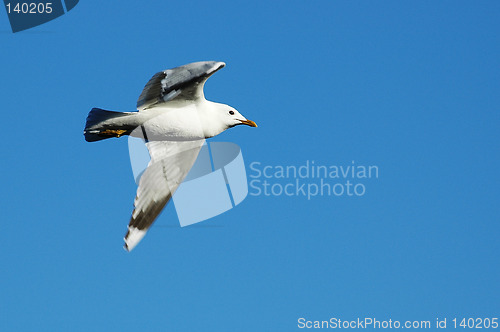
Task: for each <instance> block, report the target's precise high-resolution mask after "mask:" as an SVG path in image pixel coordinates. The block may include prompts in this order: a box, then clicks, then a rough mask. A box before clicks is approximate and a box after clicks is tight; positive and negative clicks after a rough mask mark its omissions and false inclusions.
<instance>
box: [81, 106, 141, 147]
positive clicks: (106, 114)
mask: <svg viewBox="0 0 500 332" xmlns="http://www.w3.org/2000/svg"><path fill="white" fill-rule="evenodd" d="M131 114H132V115H133V114H135V112H133V113H130V112H113V111H106V110H103V109H100V108H93V109H92V110H91V111H90V113H89V115H88V117H87V122H86V123H85V129H84V131H83V134H84V135H85V140H86V141H87V142H95V141H100V140H103V139H107V138H111V137H120V136H123V135H129V134H130V133H131V132H132V131H133V130H134V129H135V126H133V125H127V123H126V121H120V120H122V119H120V120H118V118H123V117H127V116H130V115H131ZM113 120H117V121H113Z"/></svg>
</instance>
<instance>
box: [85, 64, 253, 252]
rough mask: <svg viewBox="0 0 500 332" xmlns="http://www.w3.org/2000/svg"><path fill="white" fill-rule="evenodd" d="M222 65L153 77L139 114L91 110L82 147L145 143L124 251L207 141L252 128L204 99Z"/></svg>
mask: <svg viewBox="0 0 500 332" xmlns="http://www.w3.org/2000/svg"><path fill="white" fill-rule="evenodd" d="M224 66H225V63H224V62H216V61H203V62H195V63H190V64H187V65H184V66H180V67H176V68H173V69H167V70H164V71H161V72H158V73H156V74H155V75H154V76H153V77H152V78H151V79H150V80H149V82H148V83H147V84H146V86H145V87H144V89H143V90H142V93H141V95H140V96H139V99H138V101H137V110H138V112H114V111H106V110H103V109H100V108H93V109H92V110H91V111H90V113H89V115H88V117H87V122H86V124H85V129H84V135H85V140H86V141H87V142H95V141H100V140H103V139H107V138H111V137H121V136H124V135H130V136H133V137H140V138H142V139H144V141H145V144H146V146H147V148H148V150H149V155H150V156H151V160H150V162H149V164H148V167H147V168H146V170H145V171H144V173H143V174H142V175H141V177H140V179H139V187H138V188H137V195H136V198H135V201H134V211H133V212H132V217H131V218H130V223H129V225H128V231H127V234H126V235H125V238H124V240H125V245H124V248H125V249H126V250H127V251H131V250H132V249H133V248H134V247H135V246H136V245H137V243H139V241H141V239H142V238H143V237H144V235H145V234H146V232H147V230H148V229H149V227H151V225H152V224H153V222H154V221H155V219H156V217H158V215H159V214H160V212H161V210H162V209H163V208H164V207H165V205H166V204H167V203H168V201H169V200H170V198H171V197H172V195H173V194H174V192H175V190H176V189H177V187H178V186H179V184H180V183H181V182H182V181H183V180H184V178H185V177H186V175H187V174H188V172H189V170H190V169H191V167H192V166H193V164H194V162H195V161H196V158H197V156H198V153H199V151H200V149H201V147H202V145H203V144H204V142H205V139H206V138H210V137H213V136H216V135H218V134H220V133H222V132H223V131H225V130H226V129H229V128H231V127H234V126H237V125H248V126H250V127H257V125H256V124H255V122H253V121H251V120H247V119H246V118H245V117H244V116H243V115H241V114H240V113H239V112H238V111H237V110H235V109H234V108H232V107H230V106H228V105H225V104H219V103H215V102H211V101H208V100H206V99H205V96H204V94H203V86H204V85H205V82H206V81H207V79H208V78H209V77H210V76H211V75H212V74H213V73H215V72H216V71H218V70H219V69H221V68H223V67H224Z"/></svg>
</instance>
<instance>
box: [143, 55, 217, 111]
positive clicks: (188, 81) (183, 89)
mask: <svg viewBox="0 0 500 332" xmlns="http://www.w3.org/2000/svg"><path fill="white" fill-rule="evenodd" d="M224 66H225V63H224V62H216V61H202V62H194V63H190V64H187V65H184V66H180V67H177V68H173V69H167V70H164V71H161V72H159V73H156V74H155V75H154V76H153V77H152V78H151V79H150V80H149V82H148V83H147V84H146V86H145V87H144V89H143V90H142V93H141V95H140V96H139V99H138V100H137V109H138V110H143V109H146V108H151V107H153V106H155V105H157V104H159V103H165V102H168V101H172V100H181V99H184V100H196V99H198V98H204V96H203V86H204V84H205V81H206V80H207V79H208V78H209V77H210V76H211V75H212V74H213V73H215V72H216V71H217V70H219V69H221V68H223V67H224Z"/></svg>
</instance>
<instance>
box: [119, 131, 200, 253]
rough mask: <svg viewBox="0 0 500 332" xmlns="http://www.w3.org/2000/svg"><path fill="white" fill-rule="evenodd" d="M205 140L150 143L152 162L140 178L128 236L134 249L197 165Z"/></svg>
mask: <svg viewBox="0 0 500 332" xmlns="http://www.w3.org/2000/svg"><path fill="white" fill-rule="evenodd" d="M204 142H205V140H196V141H181V142H175V141H153V142H148V143H146V145H147V147H148V150H149V154H150V156H151V161H150V163H149V165H148V168H146V171H145V172H144V173H143V174H142V176H141V178H140V180H139V188H137V196H136V198H135V201H134V207H135V209H134V211H133V212H132V217H131V219H130V223H129V225H128V231H127V234H126V235H125V238H124V240H125V245H124V247H125V249H126V250H128V251H131V250H132V249H133V248H134V247H135V246H136V245H137V243H139V241H141V239H142V238H143V237H144V235H146V232H147V230H148V228H149V227H150V226H151V225H152V224H153V222H154V221H155V219H156V217H158V215H159V214H160V212H161V210H162V209H163V208H164V207H165V205H166V204H167V203H168V201H169V200H170V198H171V197H172V195H173V194H174V192H175V190H176V189H177V187H178V186H179V185H180V184H181V182H182V181H183V180H184V178H185V177H186V175H187V174H188V173H189V170H190V169H191V167H192V166H193V164H194V162H195V161H196V158H197V156H198V153H199V152H200V149H201V147H202V145H203V143H204Z"/></svg>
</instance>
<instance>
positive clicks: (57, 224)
mask: <svg viewBox="0 0 500 332" xmlns="http://www.w3.org/2000/svg"><path fill="white" fill-rule="evenodd" d="M499 19H500V4H499V3H498V2H494V1H483V2H472V1H454V2H451V1H439V2H435V1H418V2H417V1H413V2H400V1H381V2H372V1H358V2H350V1H322V2H316V3H312V2H306V1H275V2H269V1H266V2H261V3H259V2H248V1H245V2H240V1H220V2H219V1H218V2H212V3H206V2H201V1H194V2H182V1H176V2H172V1H163V2H153V1H145V2H140V3H139V2H132V1H120V2H119V4H118V3H114V2H99V3H97V2H95V3H92V2H90V1H83V0H82V1H80V3H79V4H78V5H77V6H76V7H75V8H74V9H73V10H72V11H70V12H69V13H68V14H66V15H64V16H62V17H60V18H58V19H56V20H54V21H51V22H49V23H47V24H44V25H42V26H39V27H36V28H34V29H31V30H27V31H25V32H20V33H16V34H13V33H12V32H11V31H10V26H9V23H8V19H7V14H6V13H5V11H3V12H2V13H0V39H1V45H2V52H1V53H0V59H1V63H2V65H1V68H2V69H1V76H0V77H1V79H0V91H1V96H2V108H3V111H2V114H3V130H2V134H1V135H2V138H3V139H2V143H1V144H2V151H3V155H2V163H1V165H2V166H1V167H2V173H3V174H4V176H5V178H4V189H3V190H2V193H1V202H2V203H1V204H2V218H1V222H0V225H1V230H2V248H3V249H2V250H1V251H0V261H1V262H2V265H3V268H2V273H0V294H1V295H0V329H1V330H17V331H24V330H26V331H29V330H36V331H43V330H45V331H53V330H69V329H71V330H73V331H88V330H120V331H132V330H138V329H141V330H162V331H193V330H196V329H197V330H200V331H224V330H226V331H229V330H233V331H293V330H300V329H299V328H298V324H297V321H298V319H299V318H301V317H303V318H305V319H307V320H311V321H314V320H328V319H330V318H332V317H336V318H339V319H342V320H352V319H356V318H358V317H360V318H364V317H375V318H377V319H379V320H388V319H392V320H393V321H394V320H400V321H405V320H412V321H413V320H430V321H432V322H434V321H435V320H436V318H440V319H443V318H445V317H446V318H448V320H451V319H453V318H455V317H456V318H463V317H466V318H468V317H498V316H499V309H500V308H499V303H498V298H499V297H500V287H499V283H498V280H499V276H500V267H499V265H500V264H499V261H498V257H499V255H500V245H499V241H498V238H499V234H500V226H499V217H500V209H499V204H498V197H499V188H498V183H500V179H499V173H498V169H499V166H500V160H499V152H500V151H499V148H500V145H499V142H500V140H499V126H500V115H499V114H500V113H499V111H498V105H499V102H500V100H499V96H500V91H499V78H500V75H499V74H500V60H499V59H500V57H499V51H500V48H499V45H500V43H499V42H500V37H499V34H498V22H499ZM200 60H218V61H225V62H226V63H227V67H226V68H224V69H223V70H221V71H220V72H218V73H217V74H216V75H214V77H212V78H211V79H210V81H209V82H208V83H207V85H206V87H205V95H206V96H207V98H208V99H211V100H214V101H220V102H224V103H228V104H230V105H232V106H234V107H235V108H237V109H238V110H239V111H240V112H241V113H242V114H244V115H245V116H247V117H248V118H249V119H252V120H254V121H255V122H257V123H258V125H259V127H258V128H256V129H254V128H249V127H236V128H233V129H231V130H229V131H227V132H225V133H223V134H221V135H220V136H219V137H216V138H215V139H214V140H215V141H229V142H234V143H236V144H238V145H239V146H240V147H241V149H242V153H243V157H244V160H245V164H246V166H247V172H248V174H251V172H250V169H249V165H250V164H251V163H252V162H260V163H261V165H263V166H264V165H269V166H277V165H282V166H296V167H299V166H301V165H304V164H305V163H306V162H307V161H309V162H311V161H314V162H315V164H317V165H328V166H331V165H351V164H352V162H353V161H354V162H355V163H356V164H358V165H376V166H378V169H379V177H378V178H372V179H358V180H357V181H359V182H361V183H363V185H364V186H365V187H366V193H365V194H364V195H362V196H360V197H357V196H356V197H348V196H346V195H344V196H339V197H337V196H331V195H330V196H326V195H325V196H317V197H313V198H312V199H310V200H308V199H307V198H305V197H303V196H300V195H294V196H286V195H280V196H264V195H259V196H255V195H249V196H248V197H247V198H246V199H245V201H243V202H242V203H241V204H240V205H238V206H237V207H236V208H234V209H232V210H230V211H228V212H227V213H224V214H222V215H220V216H217V217H215V218H213V219H210V220H208V221H205V222H204V223H201V224H199V225H194V226H191V227H185V228H180V227H179V224H178V219H177V216H176V213H175V209H174V207H173V206H172V205H171V204H170V205H169V206H168V207H167V208H166V209H165V210H164V212H163V213H162V215H161V216H160V217H159V219H158V220H157V222H156V223H155V225H154V226H153V228H152V229H151V230H150V232H149V233H148V235H147V236H146V238H145V239H144V240H143V241H142V242H141V243H140V245H139V246H138V247H137V248H136V249H135V250H134V251H133V252H131V253H126V252H125V251H124V250H123V249H122V237H123V235H124V233H125V231H126V224H127V223H128V221H129V217H130V213H131V211H132V207H133V206H132V204H133V198H134V196H135V190H136V185H135V182H134V179H133V176H132V171H131V168H130V163H129V155H128V148H127V141H126V140H125V139H119V140H117V139H113V140H107V141H102V142H99V143H93V144H90V143H87V142H85V141H84V139H83V133H82V130H83V126H84V123H85V118H86V116H87V113H88V111H89V110H90V109H91V108H92V107H101V108H107V109H112V110H120V111H132V110H134V108H135V102H136V99H137V97H138V96H139V94H140V92H141V89H142V88H143V86H144V84H145V83H146V82H147V80H148V79H149V78H150V77H151V76H152V75H153V74H154V73H155V72H157V71H159V70H163V69H166V68H171V67H175V66H178V65H182V64H185V63H189V62H193V61H200ZM249 180H250V178H249ZM270 181H274V182H273V183H280V184H286V183H287V181H295V179H270ZM314 181H316V180H314ZM314 181H313V180H311V179H305V183H313V182H314ZM327 181H332V183H336V182H338V181H337V180H335V179H334V180H332V179H327ZM448 324H450V322H448Z"/></svg>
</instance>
